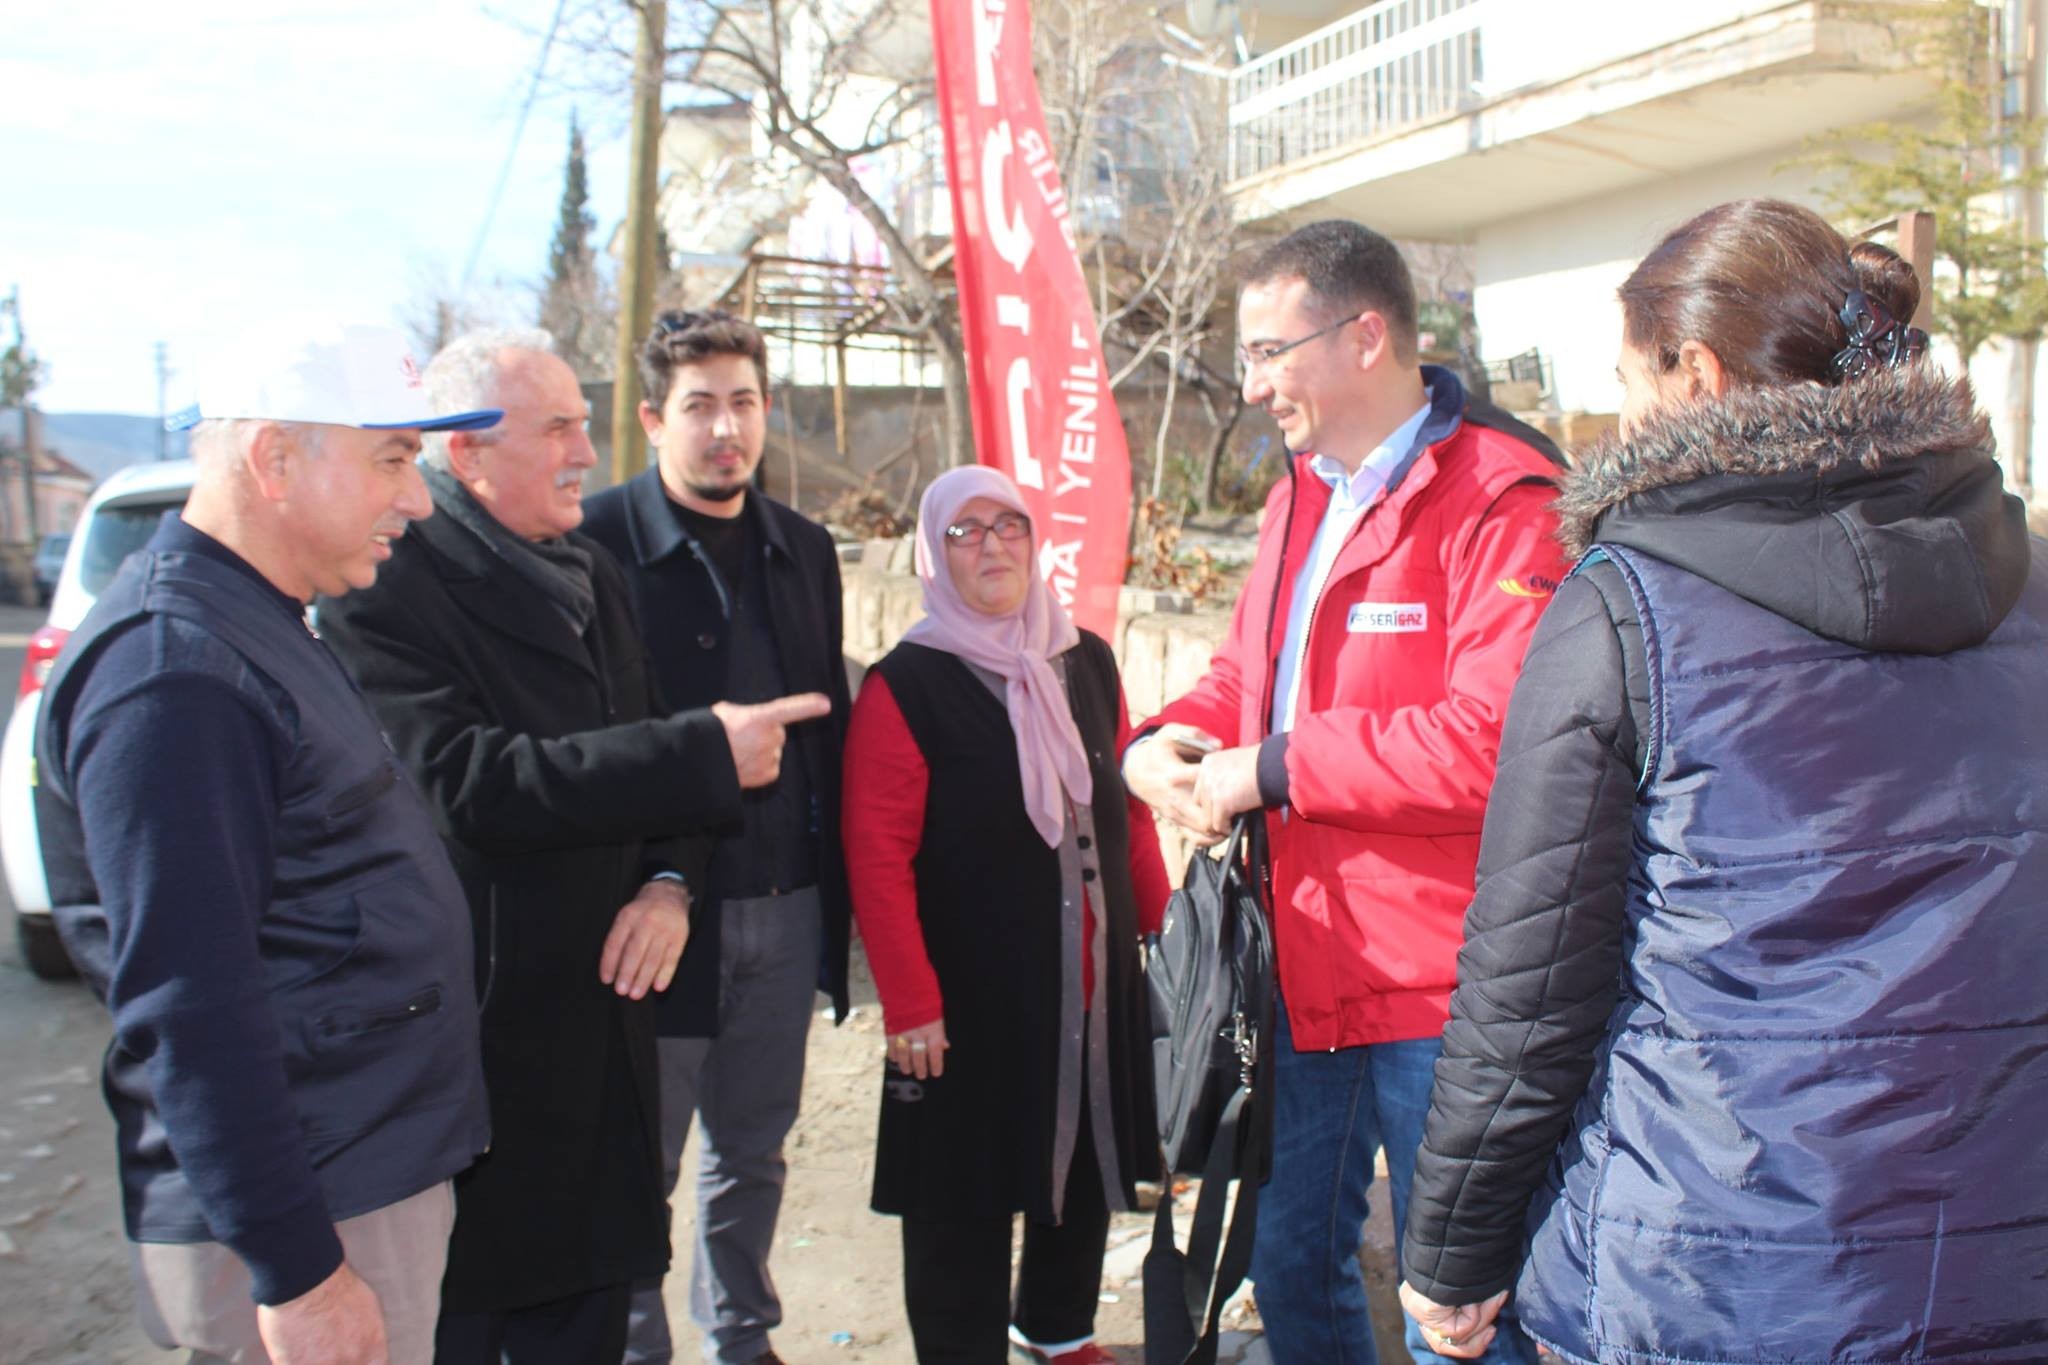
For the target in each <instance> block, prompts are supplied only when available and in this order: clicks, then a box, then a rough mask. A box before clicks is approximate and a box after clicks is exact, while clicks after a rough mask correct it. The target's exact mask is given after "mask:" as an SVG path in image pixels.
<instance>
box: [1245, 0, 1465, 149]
mask: <svg viewBox="0 0 2048 1365" xmlns="http://www.w3.org/2000/svg"><path fill="white" fill-rule="evenodd" d="M1484 10H1485V5H1484V0H1379V3H1377V4H1373V5H1369V6H1367V7H1366V8H1364V9H1362V10H1359V11H1358V12H1357V13H1355V14H1351V15H1348V16H1346V17H1345V18H1343V19H1340V20H1338V21H1337V22H1336V23H1334V24H1330V25H1328V26H1326V27H1324V28H1320V29H1317V30H1316V31H1315V32H1314V33H1311V34H1309V35H1308V36H1307V37H1305V38H1301V39H1298V40H1296V41H1295V42H1292V43H1289V44H1288V45H1287V46H1285V47H1282V48H1276V49H1275V50H1274V51H1272V52H1269V53H1266V54H1265V55H1264V56H1262V57H1259V58H1257V59H1256V60H1254V61H1251V62H1247V63H1246V64H1245V65H1244V66H1241V67H1239V68H1238V69H1237V70H1236V71H1234V72H1232V73H1231V78H1230V174H1231V178H1232V179H1233V180H1235V179H1239V178H1241V177H1244V176H1249V175H1257V174H1258V173H1259V172H1261V171H1266V170H1271V169H1272V168H1273V167H1275V166H1281V165H1285V164H1286V163H1288V162H1291V161H1298V160H1301V159H1302V158H1304V157H1309V156H1314V155H1316V154H1317V153H1319V152H1325V151H1329V150H1331V149H1333V148H1336V147H1343V146H1347V145H1349V144H1352V143H1357V142H1364V141H1367V140H1369V139H1372V138H1377V137H1383V136H1386V135H1388V134H1390V133H1395V132H1399V131H1400V130H1401V129H1403V128H1409V127H1413V126H1415V125H1417V124H1421V123H1428V122H1430V121H1432V120H1435V119H1439V118H1442V117H1444V116H1445V115H1447V114H1454V113H1457V112H1458V111H1459V110H1461V109H1469V108H1471V107H1473V106H1474V105H1475V104H1477V103H1478V95H1477V93H1476V91H1475V84H1476V82H1477V81H1478V80H1479V76H1480V70H1479V24H1480V17H1481V15H1482V14H1483V13H1484Z"/></svg>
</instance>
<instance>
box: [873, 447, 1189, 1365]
mask: <svg viewBox="0 0 2048 1365" xmlns="http://www.w3.org/2000/svg"><path fill="white" fill-rule="evenodd" d="M1036 563H1037V555H1036V553H1035V538H1034V536H1033V534H1032V527H1031V519H1030V517H1029V515H1028V514H1027V512H1026V510H1025V507H1024V501H1023V499H1022V498H1021V497H1019V496H1018V493H1017V488H1016V485H1015V484H1013V483H1011V482H1010V480H1009V479H1008V478H1007V477H1006V476H1004V475H1003V474H1001V473H999V472H997V471H996V470H993V469H988V468H982V467H974V468H967V469H956V470H952V471H950V472H949V473H947V474H944V475H942V476H941V477H940V478H938V479H937V480H935V481H934V482H933V483H932V486H931V487H930V489H928V490H927V491H926V493H925V495H924V501H923V503H922V504H921V505H920V507H919V509H918V526H917V573H918V577H919V578H920V579H922V580H923V581H924V603H925V613H926V614H925V618H924V619H923V620H922V621H920V622H918V624H917V625H915V626H913V627H912V628H911V629H910V631H909V633H908V634H907V635H905V636H904V639H903V643H901V644H899V645H898V646H897V647H896V648H895V649H894V650H892V651H890V653H889V655H888V657H886V658H884V659H883V660H882V661H881V662H880V663H878V664H876V665H875V667H874V669H873V670H872V671H871V672H870V673H869V674H868V676H867V680H866V682H865V683H864V684H863V686H862V688H861V692H860V697H859V700H858V701H856V702H855V704H854V708H853V717H852V723H851V728H850V730H849V732H848V735H847V740H846V801H845V816H844V829H845V835H846V840H845V842H846V850H847V852H846V859H847V873H848V877H849V880H850V881H851V883H852V890H853V910H854V917H855V919H856V920H857V921H858V923H859V925H860V932H861V937H862V939H863V941H864V942H865V943H866V946H867V953H868V961H869V963H870V965H871V966H872V967H873V968H874V973H875V985H876V987H877V988H878V989H879V990H880V992H881V997H882V1014H883V1022H884V1023H885V1024H886V1026H887V1028H888V1031H889V1046H888V1060H887V1065H886V1069H885V1074H884V1079H883V1086H882V1117H881V1132H880V1138H879V1141H878V1146H877V1151H876V1158H875V1187H874V1200H873V1203H874V1208H875V1209H876V1211H877V1212H880V1213H892V1214H899V1215H901V1216H902V1218H903V1278H904V1298H905V1302H906V1304H907V1306H908V1309H909V1315H910V1326H911V1335H912V1337H913V1339H914V1341H915V1343H916V1347H917V1358H918V1359H919V1361H921V1362H924V1363H925V1365H936V1363H937V1362H962V1365H1002V1362H1003V1361H1004V1360H1005V1359H1007V1356H1008V1350H1009V1347H1010V1346H1011V1345H1012V1344H1015V1345H1016V1346H1018V1347H1020V1348H1021V1349H1023V1350H1024V1351H1026V1352H1027V1353H1029V1354H1030V1355H1031V1356H1032V1358H1034V1359H1037V1360H1045V1361H1053V1362H1058V1365H1089V1363H1090V1362H1097V1361H1108V1360H1112V1359H1113V1357H1112V1356H1110V1355H1109V1354H1108V1353H1107V1352H1105V1351H1103V1350H1102V1349H1101V1348H1100V1347H1098V1346H1096V1345H1095V1342H1094V1335H1095V1306H1096V1303H1097V1295H1098V1293H1099V1291H1100V1288H1101V1279H1102V1256H1103V1246H1104V1241H1105V1239H1106V1237H1107V1236H1108V1232H1109V1214H1110V1210H1112V1209H1128V1208H1131V1207H1132V1206H1133V1200H1134V1196H1133V1191H1132V1182H1133V1181H1137V1180H1144V1179H1148V1178H1152V1177H1154V1176H1156V1175H1157V1173H1158V1172H1157V1144H1158V1139H1157V1135H1156V1131H1155V1125H1154V1122H1153V1112H1152V1079H1151V1043H1150V1038H1149V1035H1148V1029H1147V1022H1146V1016H1145V1008H1146V1007H1145V995H1144V989H1143V985H1144V983H1143V977H1142V974H1141V968H1140V965H1139V956H1138V941H1139V938H1140V936H1141V935H1142V934H1145V933H1149V932H1156V931H1157V929H1158V927H1159V920H1160V916H1161V914H1162V913H1163V911H1164V909H1165V904H1166V897H1167V894H1168V883H1167V880H1166V872H1165V868H1164V866H1163V865H1162V864H1161V862H1160V856H1159V842H1158V835H1157V833H1156V831H1155V829H1154V827H1153V824H1152V819H1151V816H1150V814H1149V813H1148V812H1147V811H1146V809H1145V807H1144V806H1142V805H1140V804H1138V803H1136V802H1135V801H1133V800H1132V799H1131V798H1130V797H1129V796H1128V795H1127V794H1126V792H1125V791H1124V787H1123V781H1122V778H1121V777H1120V776H1119V775H1118V772H1117V758H1118V755H1120V754H1121V753H1122V752H1123V749H1124V746H1125V745H1126V744H1128V743H1129V742H1130V720H1129V718H1128V716H1127V715H1126V713H1125V709H1124V702H1123V689H1122V685H1121V683H1120V681H1119V679H1118V676H1117V669H1116V660H1115V658H1114V657H1113V656H1112V655H1111V653H1110V649H1109V646H1108V645H1107V644H1105V643H1104V642H1103V641H1102V640H1101V639H1100V638H1098V637H1097V636H1094V635H1091V634H1088V633H1087V632H1085V631H1081V630H1079V629H1077V628H1076V627H1075V625H1074V623H1073V621H1072V620H1071V619H1070V618H1069V617H1068V616H1067V613H1066V609H1065V608H1063V607H1062V606H1061V605H1060V604H1059V602H1058V600H1057V599H1056V598H1055V597H1054V596H1053V594H1052V592H1051V591H1050V590H1049V589H1048V588H1047V587H1046V586H1045V584H1044V582H1043V581H1042V580H1041V579H1040V578H1039V576H1038V575H1037V573H1035V572H1034V571H1033V570H1034V566H1035V564H1036ZM1019 1213H1021V1214H1023V1215H1024V1218H1025V1225H1024V1256H1023V1262H1022V1265H1021V1267H1020V1269H1019V1272H1018V1276H1017V1284H1016V1289H1015V1294H1014V1298H1013V1297H1012V1291H1011V1283H1010V1238H1011V1224H1012V1220H1013V1218H1014V1216H1015V1215H1017V1214H1019Z"/></svg>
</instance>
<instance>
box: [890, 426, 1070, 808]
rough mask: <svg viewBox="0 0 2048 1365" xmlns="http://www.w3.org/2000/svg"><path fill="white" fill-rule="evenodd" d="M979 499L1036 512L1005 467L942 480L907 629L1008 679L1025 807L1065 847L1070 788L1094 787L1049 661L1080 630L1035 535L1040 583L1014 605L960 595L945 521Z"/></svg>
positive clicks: (927, 512)
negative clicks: (1051, 582)
mask: <svg viewBox="0 0 2048 1365" xmlns="http://www.w3.org/2000/svg"><path fill="white" fill-rule="evenodd" d="M976 498H988V499H990V500H991V501H994V502H998V503H1001V504H1002V505H1003V506H1004V507H1008V508H1010V509H1012V510H1014V511H1017V512H1021V513H1023V514H1024V515H1025V516H1029V515H1030V512H1029V511H1028V510H1027V509H1026V508H1025V506H1024V499H1023V497H1022V496H1021V495H1019V494H1018V492H1017V485H1016V484H1014V483H1012V482H1010V477H1009V475H1007V474H1004V473H1003V472H1002V471H1000V470H997V469H991V468H989V467H988V466H986V465H969V466H967V467H965V468H962V469H950V470H947V471H946V472H945V473H944V474H941V475H940V476H939V477H938V478H936V479H933V480H932V485H931V487H930V488H927V489H925V491H924V501H923V502H921V503H919V504H918V508H917V576H918V577H919V578H920V579H922V580H924V610H925V617H924V619H923V620H922V621H919V622H918V623H917V624H916V625H914V626H912V627H911V628H910V629H909V630H908V631H906V632H904V636H903V638H904V639H906V640H910V641H914V642H915V643H917V644H921V645H924V646H926V647H927V648H930V649H943V650H945V651H946V652H947V653H948V654H957V655H958V656H960V657H961V658H962V659H965V660H966V661H967V662H969V663H971V664H980V665H981V666H982V667H983V668H985V669H987V670H988V671H989V672H991V673H994V674H996V675H997V676H999V677H1001V678H1002V679H1003V681H1004V683H1005V687H1004V701H1005V703H1006V705H1007V707H1008V709H1009V713H1010V732H1011V733H1012V734H1014V735H1015V736H1016V737H1017V766H1018V768H1019V769H1020V770H1021V771H1022V773H1023V775H1024V808H1025V809H1026V810H1027V811H1028V812H1030V815H1031V824H1032V826H1033V827H1034V828H1035V829H1037V831H1038V833H1039V835H1040V837H1042V838H1043V839H1044V840H1045V842H1046V843H1047V844H1048V845H1050V846H1052V847H1054V848H1058V847H1059V843H1060V835H1061V834H1062V833H1063V832H1064V830H1065V829H1066V823H1067V808H1066V803H1065V800H1064V799H1063V798H1062V796H1061V794H1060V789H1061V787H1062V786H1064V787H1065V788H1066V794H1067V795H1068V796H1071V797H1072V798H1073V799H1074V800H1075V801H1076V802H1078V803H1080V804H1082V805H1086V804H1087V803H1088V801H1089V800H1090V799H1091V798H1092V797H1093V795H1094V778H1093V776H1092V775H1091V774H1090V773H1089V771H1088V753H1087V750H1085V749H1084V748H1082V747H1081V732H1080V731H1079V730H1078V729H1076V728H1075V726H1074V713H1073V711H1072V709H1071V708H1070V707H1069V706H1068V705H1067V697H1066V693H1065V692H1064V691H1062V690H1061V688H1060V680H1059V678H1058V676H1057V675H1056V674H1054V672H1053V669H1052V664H1051V662H1050V660H1051V659H1052V658H1053V656H1055V655H1057V654H1059V653H1061V652H1062V651H1064V650H1068V649H1071V648H1073V647H1074V645H1076V644H1077V643H1079V642H1080V639H1081V632H1080V631H1079V630H1077V629H1076V628H1075V626H1074V621H1073V618H1072V617H1070V616H1068V615H1067V609H1066V608H1065V607H1063V606H1061V605H1060V603H1059V599H1058V598H1056V597H1054V596H1053V594H1052V589H1050V588H1048V587H1046V585H1045V580H1044V579H1043V578H1040V577H1039V576H1038V572H1037V568H1038V564H1037V558H1038V557H1037V554H1036V553H1035V551H1036V549H1037V544H1038V537H1037V536H1036V534H1034V535H1033V536H1032V549H1033V551H1034V553H1033V554H1032V555H1031V556H1030V558H1029V561H1028V562H1027V563H1026V566H1025V575H1026V577H1028V578H1029V579H1030V583H1031V586H1030V587H1029V588H1028V589H1027V590H1026V592H1025V594H1024V605H1023V606H1022V607H1021V608H1019V609H1018V610H1017V612H1016V613H1015V614H1013V615H1010V616H989V615H987V614H985V613H983V612H978V611H976V610H975V609H974V608H973V607H970V606H968V605H967V603H966V601H965V600H963V599H962V598H961V596H960V590H959V589H958V588H956V587H954V586H953V575H952V573H951V571H949V570H948V569H947V567H946V528H947V527H948V526H950V525H952V524H953V519H954V518H955V517H957V516H959V515H960V509H961V508H962V507H965V506H966V505H967V504H968V503H970V502H972V501H973V500H974V499H976Z"/></svg>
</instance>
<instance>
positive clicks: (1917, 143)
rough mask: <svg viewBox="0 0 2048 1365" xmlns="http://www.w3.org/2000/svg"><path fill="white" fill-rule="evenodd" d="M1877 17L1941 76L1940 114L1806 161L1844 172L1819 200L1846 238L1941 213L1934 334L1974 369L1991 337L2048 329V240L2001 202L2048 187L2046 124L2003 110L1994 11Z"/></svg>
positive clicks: (1945, 8) (1901, 11) (1926, 9)
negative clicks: (1906, 217)
mask: <svg viewBox="0 0 2048 1365" xmlns="http://www.w3.org/2000/svg"><path fill="white" fill-rule="evenodd" d="M1878 17H1881V18H1883V19H1885V20H1887V21H1888V22H1890V23H1891V24H1892V25H1893V31H1894V34H1895V36H1896V40H1897V45H1898V50H1899V53H1900V55H1901V57H1903V58H1904V59H1905V61H1906V63H1907V64H1908V65H1910V66H1911V67H1912V68H1914V69H1917V70H1920V71H1923V72H1925V73H1927V74H1928V75H1929V76H1930V77H1931V78H1932V79H1933V81H1934V102H1933V108H1932V112H1931V114H1930V115H1929V116H1928V117H1926V118H1924V119H1921V120H1916V121H1913V122H1891V121H1885V122H1877V123H1866V124H1861V125H1858V126H1856V127H1852V128H1843V129H1839V130H1837V131H1836V132H1834V133H1832V134H1830V135H1828V136H1827V137H1826V138H1823V139H1820V140H1819V141H1818V142H1817V143H1816V144H1815V148H1814V150H1813V152H1812V153H1811V154H1809V155H1808V156H1806V157H1804V158H1802V159H1801V162H1800V164H1802V165H1806V166H1809V167H1812V168H1814V169H1817V170H1821V171H1823V172H1828V173H1832V175H1833V176H1834V177H1836V178H1834V179H1833V180H1831V181H1830V182H1829V183H1828V184H1827V185H1826V186H1825V187H1824V188H1823V189H1822V191H1821V193H1822V197H1823V198H1824V199H1825V200H1826V201H1827V202H1828V205H1829V207H1830V209H1831V210H1832V211H1833V212H1834V214H1835V215H1836V217H1837V220H1838V224H1839V226H1841V227H1843V228H1844V229H1845V230H1847V231H1849V232H1852V233H1853V232H1857V231H1860V230H1862V229H1864V228H1866V227H1868V226H1869V225H1870V224H1872V223H1875V222H1882V221H1884V220H1886V219H1889V218H1893V217H1896V216H1897V215H1899V214H1901V213H1907V212H1911V211H1913V210H1917V209H1925V210H1930V211H1932V212H1933V214H1934V239H1935V248H1934V250H1935V260H1936V268H1935V271H1934V280H1933V281H1932V284H1931V289H1932V295H1933V304H1934V323H1933V329H1932V330H1933V331H1934V332H1935V333H1936V334H1937V335H1940V336H1945V337H1947V338H1948V339H1949V340H1950V341H1952V342H1954V343H1955V348H1956V352H1957V355H1958V356H1959V357H1960V359H1961V362H1962V364H1963V366H1964V367H1965V368H1967V367H1968V366H1969V363H1970V358H1971V357H1972V356H1974V355H1975V354H1976V353H1977V351H1978V350H1979V348H1981V347H1982V346H1983V345H1984V344H1985V343H1986V342H1988V341H1990V340H1991V339H1992V338H1994V337H2001V336H2002V337H2013V338H2022V339H2031V338H2038V337H2039V336H2040V335H2041V334H2042V331H2043V329H2044V328H2048V281H2044V279H2043V276H2042V260H2043V249H2044V245H2048V244H2044V243H2043V241H2042V240H2041V239H2040V238H2038V237H2028V236H2027V235H2025V233H2024V232H2023V231H2022V229H2021V226H2020V224H2019V222H2018V221H2016V219H2015V218H2014V217H2013V216H2012V215H2011V214H2010V213H2009V211H2008V205H2007V204H2006V203H2005V202H2004V201H2005V199H2006V197H2007V196H2008V194H2012V193H2019V194H2027V193H2034V192H2037V191H2039V190H2040V189H2041V188H2042V186H2043V185H2044V183H2048V172H2044V170H2043V168H2042V166H2041V163H2040V158H2039V157H2038V155H2035V154H2033V153H2037V152H2038V150H2039V148H2040V145H2041V140H2042V137H2043V136H2044V134H2048V120H2044V119H2038V118H2036V119H2024V118H2019V117H2015V116H2013V115H2011V114H2008V113H2007V112H2006V108H2005V104H2006V88H2007V82H2008V80H2009V79H2011V78H2012V76H2013V73H2008V72H2007V71H2006V69H2005V66H2004V58H2003V56H2002V54H2001V53H2000V52H1999V51H1998V44H1997V43H1996V41H1995V38H1994V30H1993V29H1992V27H1991V25H1992V24H1993V23H1994V22H1995V16H1993V15H1992V14H1991V13H1990V12H1989V11H1987V10H1985V9H1984V8H1983V7H1981V6H1980V5H1978V4H1976V3H1975V0H1936V3H1932V4H1913V5H1886V6H1882V7H1878ZM1873 149H1874V150H1875V152H1876V155H1872V150H1873ZM1921 287H1922V288H1923V289H1928V288H1929V287H1930V285H1929V282H1928V281H1924V280H1923V281H1922V282H1921Z"/></svg>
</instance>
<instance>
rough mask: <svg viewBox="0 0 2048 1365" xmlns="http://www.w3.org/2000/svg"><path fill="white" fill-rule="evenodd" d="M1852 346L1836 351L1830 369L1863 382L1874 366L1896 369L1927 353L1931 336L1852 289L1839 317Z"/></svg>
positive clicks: (1858, 290) (1837, 374)
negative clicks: (1901, 320) (1863, 378)
mask: <svg viewBox="0 0 2048 1365" xmlns="http://www.w3.org/2000/svg"><path fill="white" fill-rule="evenodd" d="M1838 316H1839V317H1840V318H1841V320H1842V327H1843V330H1845V331H1847V332H1848V334H1849V344H1848V345H1846V346H1844V347H1843V348H1842V349H1841V350H1839V351H1837V352H1835V358H1834V359H1833V360H1832V361H1831V362H1829V368H1830V369H1832V370H1833V371H1834V372H1835V375H1836V376H1837V377H1838V378H1841V379H1860V378H1861V377H1862V376H1864V375H1865V374H1868V373H1869V372H1870V369H1871V367H1872V366H1874V365H1882V366H1884V367H1885V368H1886V369H1892V370H1896V369H1897V368H1899V367H1900V366H1901V365H1906V364H1910V363H1912V362H1913V361H1915V360H1918V359H1919V358H1920V357H1921V356H1923V355H1925V354H1926V353H1927V333H1925V332H1923V331H1921V330H1920V329H1919V328H1918V327H1908V326H1906V325H1905V324H1903V323H1901V322H1900V321H1899V320H1898V319H1897V318H1894V317H1893V316H1892V315H1891V313H1890V312H1889V311H1887V310H1886V308H1885V306H1884V305H1883V304H1881V303H1879V302H1878V301H1877V300H1876V299H1873V298H1871V297H1870V296H1869V295H1868V294H1866V293H1864V292H1863V291H1862V290H1861V289H1851V290H1850V291H1849V297H1848V298H1846V299H1844V300H1843V301H1842V310H1841V312H1840V313H1839V314H1838Z"/></svg>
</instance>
